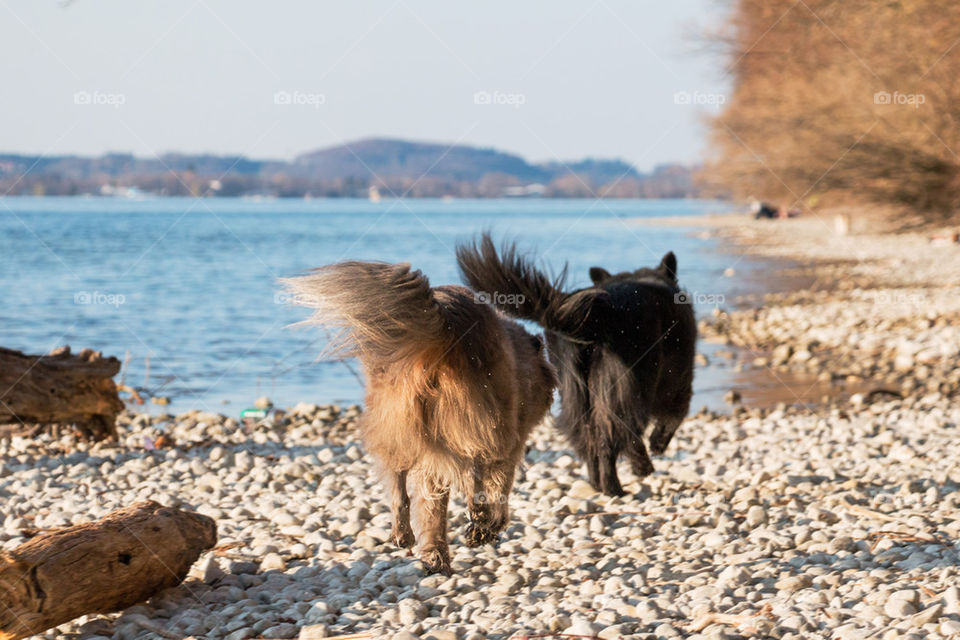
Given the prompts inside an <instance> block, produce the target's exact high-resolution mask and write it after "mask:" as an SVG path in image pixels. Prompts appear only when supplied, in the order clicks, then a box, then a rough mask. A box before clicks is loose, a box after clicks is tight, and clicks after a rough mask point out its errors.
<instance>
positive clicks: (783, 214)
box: [750, 199, 800, 220]
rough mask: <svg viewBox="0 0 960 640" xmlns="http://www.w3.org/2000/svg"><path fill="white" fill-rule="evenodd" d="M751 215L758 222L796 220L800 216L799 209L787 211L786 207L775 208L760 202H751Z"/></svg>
mask: <svg viewBox="0 0 960 640" xmlns="http://www.w3.org/2000/svg"><path fill="white" fill-rule="evenodd" d="M750 213H752V214H753V217H754V219H756V220H764V219H767V220H774V219H777V218H781V219H782V218H796V217H797V216H799V215H800V212H799V211H798V210H797V209H787V208H786V207H774V206H773V205H772V204H769V203H766V202H760V201H759V200H756V199H754V200H751V201H750Z"/></svg>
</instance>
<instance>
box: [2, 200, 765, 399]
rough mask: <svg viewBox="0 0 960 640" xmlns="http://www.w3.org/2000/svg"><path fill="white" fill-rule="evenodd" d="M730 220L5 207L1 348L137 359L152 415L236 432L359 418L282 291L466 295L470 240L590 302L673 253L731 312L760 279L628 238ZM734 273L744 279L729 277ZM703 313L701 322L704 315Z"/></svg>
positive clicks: (597, 210)
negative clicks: (496, 248) (275, 418)
mask: <svg viewBox="0 0 960 640" xmlns="http://www.w3.org/2000/svg"><path fill="white" fill-rule="evenodd" d="M728 208H729V206H728V205H724V204H722V203H716V202H706V201H691V200H642V201H637V200H630V201H623V200H611V201H603V202H597V201H591V200H452V201H439V200H384V201H382V202H379V203H371V202H367V201H362V200H313V201H302V200H296V201H294V200H272V201H259V202H257V201H247V200H240V199H203V200H200V199H189V198H184V199H180V198H167V199H150V200H140V201H135V200H121V199H103V198H9V197H8V198H0V295H2V298H0V299H2V304H0V346H4V347H8V348H14V349H19V350H22V351H25V352H29V353H41V352H47V351H49V350H50V349H52V348H54V347H57V346H60V345H64V344H69V345H70V346H71V347H72V348H73V349H74V350H75V351H76V350H79V349H81V348H84V347H90V348H93V349H96V350H99V351H103V352H104V353H105V354H108V355H114V356H117V357H118V358H120V359H121V360H123V359H124V357H125V354H129V361H128V363H127V364H126V366H125V368H124V371H123V377H124V378H125V380H126V382H127V384H129V385H131V386H135V387H143V388H145V389H146V390H147V391H148V392H149V393H150V394H153V395H164V396H169V397H170V398H171V399H172V405H171V407H163V408H160V407H150V405H149V404H148V405H147V407H148V408H151V410H153V411H154V412H156V411H161V410H164V411H165V410H170V411H177V410H183V409H188V408H199V409H205V410H210V411H217V412H222V413H228V414H233V415H236V414H238V413H239V411H240V410H241V409H243V408H245V407H248V406H250V405H251V404H252V403H253V401H254V399H255V398H256V397H257V396H258V395H267V396H269V397H270V398H272V399H273V401H274V402H275V404H276V405H277V406H281V407H283V406H288V405H292V404H295V403H296V402H298V401H308V402H317V403H327V402H338V403H354V402H360V401H361V399H362V386H361V384H360V382H359V381H358V380H357V378H356V377H355V375H354V373H353V372H352V371H351V368H350V367H348V366H346V365H345V364H344V363H338V362H317V361H316V356H317V354H318V353H319V351H320V350H321V348H322V347H323V335H322V334H321V333H320V332H319V331H317V330H310V329H291V328H289V327H288V325H289V324H290V323H292V322H295V321H297V320H300V319H303V318H304V317H305V315H306V310H305V309H302V308H296V307H288V306H285V305H284V304H281V303H280V302H282V300H278V296H277V293H278V287H277V284H276V279H277V278H278V277H283V276H290V275H295V274H297V273H299V272H301V271H303V270H305V269H308V268H310V267H314V266H319V265H322V264H327V263H330V262H336V261H338V260H342V259H347V258H353V259H368V260H383V261H390V262H398V261H407V262H410V263H412V264H413V265H414V266H415V267H416V268H419V269H422V270H423V271H424V272H425V273H426V274H427V275H428V276H429V277H430V279H431V282H432V283H433V284H434V285H438V284H448V283H455V282H457V281H458V277H457V272H456V263H455V261H454V255H453V251H454V247H455V245H456V243H457V241H460V240H466V239H469V238H471V237H472V236H473V235H474V234H475V233H476V232H478V231H481V230H485V229H489V230H491V231H492V232H493V233H494V235H495V237H496V238H497V239H502V238H504V237H508V238H516V239H517V240H518V241H519V243H520V245H521V247H522V248H524V249H530V250H533V251H536V252H537V254H538V255H539V256H540V257H541V258H542V259H543V260H544V262H545V263H546V264H548V265H549V266H550V267H551V268H553V269H557V268H559V267H561V266H562V265H563V264H564V263H565V262H568V263H569V265H570V274H571V278H570V283H571V284H572V285H577V286H579V285H585V284H588V283H589V279H588V277H587V270H588V268H589V267H591V266H593V265H602V266H603V267H605V268H607V269H608V270H610V271H618V270H627V269H634V268H637V267H639V266H644V265H650V266H652V265H655V264H657V263H658V262H659V260H660V257H661V256H662V254H663V253H665V252H666V251H668V250H673V251H674V252H675V253H676V254H677V257H678V260H679V272H680V281H681V284H682V285H684V286H685V287H686V288H687V289H688V290H689V291H696V292H698V293H700V294H710V295H718V294H719V295H724V296H726V298H727V299H728V300H730V299H732V297H733V296H735V295H737V294H740V293H745V292H746V289H749V288H750V287H751V286H756V284H755V283H756V282H758V281H759V280H760V278H759V277H754V276H759V272H761V271H762V270H763V269H764V265H762V264H760V263H757V262H751V261H748V260H745V259H744V260H740V259H738V257H737V256H731V255H730V254H729V253H724V252H722V251H719V250H718V248H717V247H716V246H714V244H713V241H712V240H709V239H706V238H703V237H698V236H696V235H694V234H691V233H690V229H687V228H677V227H669V228H660V227H652V226H638V225H631V224H630V223H629V221H630V220H631V219H636V218H642V217H662V216H697V215H703V214H705V213H712V212H719V211H724V210H726V209H728ZM734 262H736V263H737V264H736V271H737V277H736V278H728V277H723V272H724V270H725V269H726V268H727V267H729V266H730V265H731V264H733V263H734ZM751 282H753V283H754V285H750V284H749V283H751ZM737 287H739V288H740V289H739V290H738V289H737ZM698 299H699V300H701V304H698V308H697V310H698V312H699V313H700V314H703V313H709V311H710V305H709V304H704V303H703V302H702V301H703V300H706V298H705V297H704V296H700V298H698ZM148 362H149V367H148ZM353 369H354V370H356V369H357V367H353ZM725 375H729V374H725V373H723V372H722V371H716V372H712V371H711V369H709V368H708V369H706V370H705V371H702V372H698V377H697V383H696V396H695V399H694V406H695V407H699V406H701V405H703V404H707V405H711V406H718V405H719V404H720V397H721V396H722V393H723V392H724V391H725V390H726V389H727V387H726V386H725V379H724V376H725Z"/></svg>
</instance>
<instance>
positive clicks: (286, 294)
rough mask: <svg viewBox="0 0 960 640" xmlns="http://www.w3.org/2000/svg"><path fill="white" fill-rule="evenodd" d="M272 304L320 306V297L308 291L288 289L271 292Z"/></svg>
mask: <svg viewBox="0 0 960 640" xmlns="http://www.w3.org/2000/svg"><path fill="white" fill-rule="evenodd" d="M273 303H274V304H296V305H299V306H301V307H318V306H320V297H319V296H313V295H310V294H309V293H293V292H290V291H278V292H276V293H275V294H273Z"/></svg>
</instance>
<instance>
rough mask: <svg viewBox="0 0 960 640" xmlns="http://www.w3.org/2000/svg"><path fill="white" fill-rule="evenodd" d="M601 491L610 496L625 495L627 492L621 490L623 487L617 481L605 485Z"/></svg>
mask: <svg viewBox="0 0 960 640" xmlns="http://www.w3.org/2000/svg"><path fill="white" fill-rule="evenodd" d="M602 493H603V494H604V495H607V496H610V497H612V498H619V497H621V496H625V495H627V492H626V491H624V490H623V487H621V486H620V483H619V482H618V483H617V484H616V485H607V486H606V487H604V488H603V490H602Z"/></svg>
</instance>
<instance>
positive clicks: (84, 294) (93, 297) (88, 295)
mask: <svg viewBox="0 0 960 640" xmlns="http://www.w3.org/2000/svg"><path fill="white" fill-rule="evenodd" d="M126 301H127V298H126V297H125V296H124V295H123V294H122V293H103V292H101V291H77V292H76V293H75V294H73V304H82V305H106V306H109V307H113V308H114V309H117V308H119V307H120V305H122V304H124V303H125V302H126Z"/></svg>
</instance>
